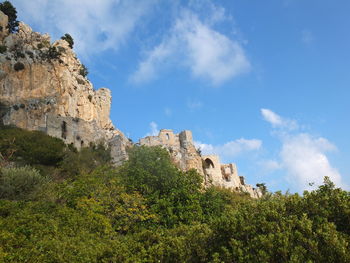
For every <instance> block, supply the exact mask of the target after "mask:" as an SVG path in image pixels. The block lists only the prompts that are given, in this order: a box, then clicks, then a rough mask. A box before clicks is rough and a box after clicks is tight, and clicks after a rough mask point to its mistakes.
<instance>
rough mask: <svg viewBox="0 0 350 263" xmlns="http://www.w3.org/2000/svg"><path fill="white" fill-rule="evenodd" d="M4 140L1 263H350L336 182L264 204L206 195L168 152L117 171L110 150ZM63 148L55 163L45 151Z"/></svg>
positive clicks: (24, 136) (8, 135)
mask: <svg viewBox="0 0 350 263" xmlns="http://www.w3.org/2000/svg"><path fill="white" fill-rule="evenodd" d="M0 135H1V136H0V153H1V156H3V157H4V158H3V159H6V160H7V161H3V162H0V182H1V187H0V262H213V263H214V262H350V254H349V249H350V245H349V244H350V226H349V222H350V193H349V192H347V191H344V190H342V189H340V188H336V187H335V185H334V184H333V183H332V182H331V181H330V180H329V178H325V182H324V184H323V185H321V186H320V187H319V188H318V189H316V190H314V191H310V192H304V194H303V195H299V194H288V193H287V194H282V193H280V192H277V193H268V192H267V193H266V194H265V195H264V197H263V198H261V199H258V200H256V199H251V198H250V197H249V196H247V195H244V194H240V193H237V192H233V191H231V190H229V189H221V188H218V187H209V188H206V189H204V188H203V187H202V178H201V176H200V175H199V174H198V173H197V172H196V171H195V170H191V171H188V172H183V171H180V170H179V169H177V168H176V167H175V166H174V165H173V163H172V162H171V159H170V156H169V154H168V152H167V151H166V150H164V149H162V148H160V147H144V146H136V147H134V148H132V149H131V150H130V153H129V156H130V158H129V160H128V161H126V162H125V163H124V164H123V165H122V166H120V167H117V168H115V167H113V166H111V165H110V155H109V152H108V150H107V149H105V148H104V147H103V146H102V145H100V146H92V147H88V148H83V150H82V151H80V152H78V151H76V149H74V148H72V147H68V146H65V145H64V144H62V145H61V144H60V143H59V142H58V141H57V139H55V138H52V137H50V136H47V135H44V134H41V136H43V137H45V136H47V137H45V138H44V139H42V140H44V144H43V145H38V144H34V142H32V144H31V147H28V148H26V144H25V143H24V141H26V140H29V139H31V140H33V136H37V133H36V132H28V131H22V130H20V129H16V128H7V129H4V128H2V129H1V130H0ZM35 138H36V139H35V140H39V137H35ZM9 143H10V144H9ZM6 145H9V147H5V146H6ZM53 145H57V146H55V147H56V148H55V149H56V151H57V155H56V156H57V157H59V158H56V157H55V158H53V157H54V156H51V157H50V160H55V161H54V162H51V161H50V162H47V160H46V159H45V158H44V156H43V155H42V154H38V149H40V150H39V152H40V153H47V155H50V151H51V150H50V149H49V148H52V147H53ZM36 148H38V149H36ZM11 149H15V150H16V151H12V150H11ZM23 149H25V150H23ZM29 156H31V157H29ZM40 160H42V161H40ZM29 165H31V166H29Z"/></svg>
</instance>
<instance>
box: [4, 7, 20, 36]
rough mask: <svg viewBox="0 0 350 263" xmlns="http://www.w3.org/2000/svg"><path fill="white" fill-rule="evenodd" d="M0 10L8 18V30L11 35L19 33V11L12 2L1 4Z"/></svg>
mask: <svg viewBox="0 0 350 263" xmlns="http://www.w3.org/2000/svg"><path fill="white" fill-rule="evenodd" d="M0 10H1V11H2V12H3V13H4V14H5V15H7V16H8V25H7V27H8V29H9V32H10V33H15V32H17V31H18V21H17V11H16V8H15V7H14V6H13V5H12V4H11V3H10V1H4V2H3V3H0Z"/></svg>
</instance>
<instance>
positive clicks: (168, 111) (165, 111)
mask: <svg viewBox="0 0 350 263" xmlns="http://www.w3.org/2000/svg"><path fill="white" fill-rule="evenodd" d="M164 114H165V115H166V116H168V117H170V116H171V115H172V114H173V111H172V109H170V108H168V107H166V108H165V109H164Z"/></svg>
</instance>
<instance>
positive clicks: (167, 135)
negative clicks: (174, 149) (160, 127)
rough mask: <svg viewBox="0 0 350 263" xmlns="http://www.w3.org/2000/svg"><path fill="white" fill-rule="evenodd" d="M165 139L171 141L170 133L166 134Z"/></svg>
mask: <svg viewBox="0 0 350 263" xmlns="http://www.w3.org/2000/svg"><path fill="white" fill-rule="evenodd" d="M165 138H166V139H167V140H168V141H169V140H170V136H169V133H166V134H165Z"/></svg>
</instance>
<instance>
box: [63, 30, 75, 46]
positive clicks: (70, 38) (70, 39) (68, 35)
mask: <svg viewBox="0 0 350 263" xmlns="http://www.w3.org/2000/svg"><path fill="white" fill-rule="evenodd" d="M61 39H63V40H65V41H67V42H68V44H69V47H70V48H73V45H74V40H73V38H72V36H71V35H70V34H68V33H67V34H64V36H63V37H61Z"/></svg>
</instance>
